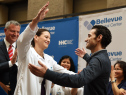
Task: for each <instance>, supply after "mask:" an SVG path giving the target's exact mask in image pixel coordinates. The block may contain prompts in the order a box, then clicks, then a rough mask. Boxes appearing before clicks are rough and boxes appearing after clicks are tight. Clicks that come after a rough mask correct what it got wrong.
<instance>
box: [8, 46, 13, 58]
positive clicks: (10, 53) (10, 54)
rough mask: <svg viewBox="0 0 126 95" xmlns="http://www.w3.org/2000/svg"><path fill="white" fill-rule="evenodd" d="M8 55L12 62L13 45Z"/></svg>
mask: <svg viewBox="0 0 126 95" xmlns="http://www.w3.org/2000/svg"><path fill="white" fill-rule="evenodd" d="M8 55H9V58H10V60H11V59H12V57H13V48H12V45H9V49H8Z"/></svg>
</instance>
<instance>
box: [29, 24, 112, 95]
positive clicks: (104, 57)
mask: <svg viewBox="0 0 126 95" xmlns="http://www.w3.org/2000/svg"><path fill="white" fill-rule="evenodd" d="M111 39H112V36H111V32H110V30H109V29H108V28H107V27H105V26H102V25H95V26H93V27H92V29H91V31H90V32H89V34H88V37H87V39H86V40H85V42H86V48H87V49H89V50H91V53H92V55H91V56H89V55H88V54H87V53H86V50H85V49H79V48H78V49H76V52H75V53H76V54H77V55H78V56H79V57H82V58H83V59H85V60H86V62H87V64H88V65H87V67H86V68H84V69H83V70H82V71H81V72H80V73H79V74H75V75H69V74H66V73H63V74H62V73H57V72H54V71H51V70H49V69H48V67H47V66H46V65H44V64H43V63H42V62H39V64H40V65H41V67H39V66H35V65H33V64H31V63H29V69H30V71H31V72H32V73H33V74H35V75H36V76H39V77H43V78H45V79H48V80H50V81H52V82H53V83H55V84H58V85H62V86H65V87H66V86H67V87H72V88H78V87H82V86H84V95H107V87H108V83H109V76H110V72H111V62H110V60H109V56H108V53H107V50H106V47H107V46H108V45H109V44H110V43H111Z"/></svg>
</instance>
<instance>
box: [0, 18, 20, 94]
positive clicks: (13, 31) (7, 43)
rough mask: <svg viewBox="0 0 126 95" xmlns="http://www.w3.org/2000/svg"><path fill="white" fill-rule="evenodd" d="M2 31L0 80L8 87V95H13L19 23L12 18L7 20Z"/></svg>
mask: <svg viewBox="0 0 126 95" xmlns="http://www.w3.org/2000/svg"><path fill="white" fill-rule="evenodd" d="M4 33H5V38H4V40H3V41H0V82H2V83H3V84H5V85H6V86H7V87H9V88H10V89H11V91H9V95H13V93H14V90H15V87H16V82H17V64H15V63H16V60H17V50H16V41H17V39H18V37H19V33H20V24H19V23H18V22H17V21H14V20H11V21H8V22H7V23H6V25H5V29H4ZM14 52H15V53H14Z"/></svg>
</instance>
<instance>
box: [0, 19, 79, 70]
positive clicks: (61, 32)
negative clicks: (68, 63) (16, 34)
mask: <svg viewBox="0 0 126 95" xmlns="http://www.w3.org/2000/svg"><path fill="white" fill-rule="evenodd" d="M27 25H28V24H22V25H21V31H20V33H22V32H23V31H24V29H25V28H26V26H27ZM38 27H39V28H44V29H47V30H49V31H50V34H51V41H50V45H49V47H48V48H47V49H46V50H45V51H44V52H45V53H47V54H49V55H50V56H52V57H53V58H54V59H55V61H57V62H59V60H60V58H61V57H62V56H64V55H69V56H70V57H72V59H73V61H74V64H75V71H76V72H77V67H78V64H77V62H78V57H77V55H75V52H74V51H75V49H76V48H77V47H78V36H79V34H78V33H79V23H78V17H70V18H64V19H58V20H50V21H42V22H39V23H38ZM4 37H5V33H4V27H0V41H2V40H3V39H4Z"/></svg>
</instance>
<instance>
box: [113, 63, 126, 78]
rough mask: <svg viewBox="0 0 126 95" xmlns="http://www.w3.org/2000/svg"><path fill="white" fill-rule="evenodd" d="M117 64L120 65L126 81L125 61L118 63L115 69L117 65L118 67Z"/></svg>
mask: <svg viewBox="0 0 126 95" xmlns="http://www.w3.org/2000/svg"><path fill="white" fill-rule="evenodd" d="M116 64H119V66H120V68H121V69H123V75H124V79H125V80H126V62H124V61H117V62H116V63H115V64H114V68H115V65H116Z"/></svg>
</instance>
